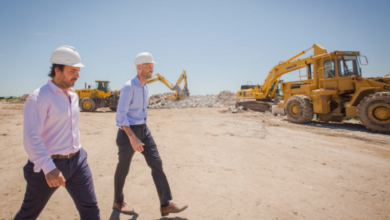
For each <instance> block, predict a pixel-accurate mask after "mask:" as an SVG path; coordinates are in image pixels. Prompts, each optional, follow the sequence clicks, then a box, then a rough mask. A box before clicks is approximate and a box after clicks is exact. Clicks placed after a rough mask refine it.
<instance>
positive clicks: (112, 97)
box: [75, 70, 190, 112]
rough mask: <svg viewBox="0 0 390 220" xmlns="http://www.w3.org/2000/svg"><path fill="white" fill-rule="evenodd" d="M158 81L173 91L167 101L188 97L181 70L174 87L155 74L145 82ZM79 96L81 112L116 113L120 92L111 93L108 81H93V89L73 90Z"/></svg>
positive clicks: (185, 80)
mask: <svg viewBox="0 0 390 220" xmlns="http://www.w3.org/2000/svg"><path fill="white" fill-rule="evenodd" d="M158 80H160V81H161V82H162V83H164V84H165V85H166V86H167V87H168V88H170V89H171V90H173V91H175V93H174V94H171V95H169V97H168V99H169V100H180V99H184V98H186V97H188V96H190V92H189V90H188V86H187V73H186V71H185V70H183V73H182V74H181V75H180V77H179V79H178V80H177V82H176V85H174V86H173V85H172V84H171V83H170V82H169V81H168V80H167V79H165V78H164V77H163V76H161V75H160V74H158V73H157V74H156V76H154V77H153V78H151V79H149V80H148V81H147V83H148V84H150V83H153V82H155V81H158ZM183 81H184V87H183V89H181V88H180V86H179V85H180V84H181V83H182V82H183ZM75 92H76V94H77V95H78V96H79V100H80V103H79V106H80V108H81V110H82V111H85V112H93V111H95V110H96V109H98V108H105V107H108V108H110V109H111V111H116V109H117V106H118V101H119V96H120V90H117V91H112V90H111V89H110V81H107V80H95V88H93V89H91V86H88V88H87V84H85V88H84V89H77V90H75Z"/></svg>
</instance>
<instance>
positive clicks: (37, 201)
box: [14, 148, 100, 220]
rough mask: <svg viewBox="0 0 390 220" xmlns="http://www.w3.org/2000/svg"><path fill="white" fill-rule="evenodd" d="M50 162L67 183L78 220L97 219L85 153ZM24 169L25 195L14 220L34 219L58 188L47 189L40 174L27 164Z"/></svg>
mask: <svg viewBox="0 0 390 220" xmlns="http://www.w3.org/2000/svg"><path fill="white" fill-rule="evenodd" d="M53 162H54V164H55V165H56V167H57V168H58V169H59V170H60V171H61V173H62V175H63V176H64V178H65V180H66V181H65V188H66V190H68V192H69V194H70V196H71V197H72V199H73V201H74V203H75V205H76V208H77V210H78V211H79V214H80V219H88V220H90V219H100V214H99V208H98V205H97V200H96V196H95V190H94V186H93V180H92V173H91V170H90V169H89V166H88V162H87V152H86V151H85V150H84V149H82V148H81V149H80V151H79V152H77V154H76V155H75V156H73V157H71V158H70V159H53ZM23 170H24V178H25V179H26V181H27V187H26V194H25V195H24V200H23V204H22V207H21V208H20V210H19V211H18V212H17V213H16V215H15V218H14V219H17V220H19V219H36V218H38V216H39V214H40V213H41V211H42V210H43V208H44V207H45V205H46V203H47V202H48V201H49V199H50V197H51V195H53V193H54V192H55V191H56V190H57V189H58V187H54V188H50V187H49V185H48V184H47V182H46V179H45V175H44V173H43V171H42V170H41V172H39V173H35V172H34V164H33V163H32V162H30V161H28V162H27V164H26V165H25V166H24V168H23ZM59 208H60V207H59Z"/></svg>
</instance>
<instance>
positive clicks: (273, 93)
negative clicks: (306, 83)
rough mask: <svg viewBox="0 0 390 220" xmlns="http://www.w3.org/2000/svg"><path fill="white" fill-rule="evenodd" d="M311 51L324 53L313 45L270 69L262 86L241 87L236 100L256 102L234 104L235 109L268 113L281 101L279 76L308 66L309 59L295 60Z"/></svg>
mask: <svg viewBox="0 0 390 220" xmlns="http://www.w3.org/2000/svg"><path fill="white" fill-rule="evenodd" d="M311 49H314V52H313V53H314V56H315V55H318V54H322V53H323V52H324V51H326V50H325V48H323V47H322V46H321V45H319V44H314V45H313V47H311V48H309V49H307V50H305V51H302V52H300V53H299V54H297V55H295V56H293V57H291V58H289V59H287V60H286V61H282V62H280V63H279V64H277V65H275V66H274V67H272V69H271V70H270V71H269V73H268V75H267V78H266V79H265V80H264V83H263V84H262V85H242V86H241V90H239V91H237V99H252V100H253V99H255V100H256V101H240V102H237V103H236V107H239V106H242V107H243V108H244V109H248V108H249V109H251V110H256V111H262V112H265V111H270V110H271V107H272V105H276V104H277V103H278V102H279V101H280V100H282V99H283V98H282V95H283V94H282V91H281V84H282V83H283V80H281V76H283V75H284V74H287V73H289V72H292V71H295V70H298V69H301V68H303V67H307V66H308V65H310V64H311V63H310V62H311V58H305V59H301V60H295V59H296V58H297V57H299V56H301V55H302V54H304V53H306V52H307V51H309V50H311ZM307 71H311V69H310V68H308V70H307ZM299 75H300V74H299ZM308 75H309V73H307V74H306V75H303V76H302V75H300V78H301V77H305V76H308Z"/></svg>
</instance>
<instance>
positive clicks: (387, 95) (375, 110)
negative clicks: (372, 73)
mask: <svg viewBox="0 0 390 220" xmlns="http://www.w3.org/2000/svg"><path fill="white" fill-rule="evenodd" d="M357 116H358V118H359V120H360V121H361V122H362V124H363V125H364V126H365V127H366V128H367V129H368V130H370V131H374V132H380V133H390V92H377V93H374V94H371V95H368V96H366V97H365V98H364V99H363V100H361V101H360V103H359V105H358V108H357Z"/></svg>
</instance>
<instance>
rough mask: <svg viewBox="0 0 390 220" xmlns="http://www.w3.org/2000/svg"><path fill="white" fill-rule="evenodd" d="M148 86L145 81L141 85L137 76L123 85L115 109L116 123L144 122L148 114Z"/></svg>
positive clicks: (133, 123)
mask: <svg viewBox="0 0 390 220" xmlns="http://www.w3.org/2000/svg"><path fill="white" fill-rule="evenodd" d="M147 107H148V88H147V83H145V85H144V86H142V84H141V81H140V80H139V79H138V76H136V77H134V79H132V80H130V81H128V82H126V83H125V85H123V87H122V89H121V93H120V96H119V102H118V107H117V110H116V125H117V126H118V127H119V128H120V129H122V125H124V126H128V127H129V126H130V125H139V124H146V121H147V115H148V109H147Z"/></svg>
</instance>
